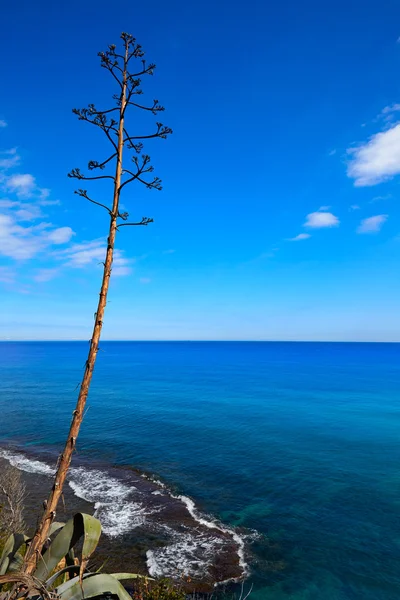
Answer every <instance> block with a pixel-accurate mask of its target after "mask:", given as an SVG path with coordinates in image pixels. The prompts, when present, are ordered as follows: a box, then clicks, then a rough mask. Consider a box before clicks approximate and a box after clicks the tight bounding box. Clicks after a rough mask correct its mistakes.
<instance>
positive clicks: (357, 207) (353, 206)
mask: <svg viewBox="0 0 400 600" xmlns="http://www.w3.org/2000/svg"><path fill="white" fill-rule="evenodd" d="M360 208H361V207H360V206H359V205H358V204H352V205H351V206H350V208H349V210H360Z"/></svg>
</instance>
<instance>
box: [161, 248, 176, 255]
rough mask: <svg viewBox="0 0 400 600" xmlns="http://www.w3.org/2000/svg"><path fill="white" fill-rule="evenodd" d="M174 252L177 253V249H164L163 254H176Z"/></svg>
mask: <svg viewBox="0 0 400 600" xmlns="http://www.w3.org/2000/svg"><path fill="white" fill-rule="evenodd" d="M174 253H175V250H172V249H170V250H163V254H174Z"/></svg>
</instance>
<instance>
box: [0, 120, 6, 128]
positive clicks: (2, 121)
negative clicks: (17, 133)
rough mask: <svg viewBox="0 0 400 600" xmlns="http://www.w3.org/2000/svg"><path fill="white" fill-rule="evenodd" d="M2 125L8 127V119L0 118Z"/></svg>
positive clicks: (0, 125)
mask: <svg viewBox="0 0 400 600" xmlns="http://www.w3.org/2000/svg"><path fill="white" fill-rule="evenodd" d="M0 127H7V121H5V120H4V119H0Z"/></svg>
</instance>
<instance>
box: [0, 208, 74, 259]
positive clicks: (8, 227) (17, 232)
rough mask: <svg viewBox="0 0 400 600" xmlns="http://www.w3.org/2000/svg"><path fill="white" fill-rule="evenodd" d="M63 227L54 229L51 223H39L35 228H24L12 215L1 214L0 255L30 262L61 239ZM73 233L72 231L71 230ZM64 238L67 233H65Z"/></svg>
mask: <svg viewBox="0 0 400 600" xmlns="http://www.w3.org/2000/svg"><path fill="white" fill-rule="evenodd" d="M64 229H70V228H64V227H61V228H59V229H52V225H51V223H45V222H43V223H39V224H38V225H35V226H30V227H23V226H22V225H19V224H18V223H17V222H16V221H15V219H14V218H13V217H12V216H10V215H4V214H0V255H3V256H7V257H9V258H13V259H14V260H28V259H30V258H33V257H34V256H36V255H38V254H40V253H41V252H43V251H45V250H48V248H49V247H51V246H52V245H53V244H55V243H60V242H56V241H55V240H57V239H60V238H61V234H60V233H59V232H60V230H61V231H62V230H64ZM71 232H72V230H71ZM62 235H64V237H66V233H65V232H63V234H62Z"/></svg>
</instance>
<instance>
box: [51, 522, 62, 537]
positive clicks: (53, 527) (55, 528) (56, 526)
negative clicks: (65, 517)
mask: <svg viewBox="0 0 400 600" xmlns="http://www.w3.org/2000/svg"><path fill="white" fill-rule="evenodd" d="M64 525H65V523H61V522H60V521H53V523H52V524H51V525H50V529H49V533H48V536H47V537H51V536H52V535H53V533H55V532H56V531H58V530H59V529H61V527H64Z"/></svg>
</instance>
